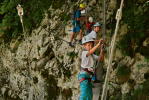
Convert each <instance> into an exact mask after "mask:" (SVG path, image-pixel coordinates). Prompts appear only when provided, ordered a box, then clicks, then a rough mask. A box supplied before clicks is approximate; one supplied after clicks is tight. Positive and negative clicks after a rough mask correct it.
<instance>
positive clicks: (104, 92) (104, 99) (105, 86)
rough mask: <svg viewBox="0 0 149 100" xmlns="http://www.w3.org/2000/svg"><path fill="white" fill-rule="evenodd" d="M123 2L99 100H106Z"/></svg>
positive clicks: (117, 17) (117, 16) (118, 11)
mask: <svg viewBox="0 0 149 100" xmlns="http://www.w3.org/2000/svg"><path fill="white" fill-rule="evenodd" d="M123 2H124V0H121V4H120V8H119V9H118V10H117V15H116V20H117V22H116V28H115V32H114V36H113V38H112V41H111V50H110V57H109V60H108V67H107V73H106V78H105V82H104V85H103V91H102V96H101V100H106V93H107V83H108V80H109V74H110V68H111V63H112V59H113V51H114V47H115V40H116V36H117V33H118V28H119V22H120V20H121V17H122V7H123Z"/></svg>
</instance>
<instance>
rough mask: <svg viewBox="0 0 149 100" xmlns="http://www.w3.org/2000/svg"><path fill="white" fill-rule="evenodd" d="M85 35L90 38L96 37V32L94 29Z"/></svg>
mask: <svg viewBox="0 0 149 100" xmlns="http://www.w3.org/2000/svg"><path fill="white" fill-rule="evenodd" d="M87 36H88V37H90V38H92V39H96V38H97V34H96V32H95V31H91V32H90V33H89V34H88V35H87Z"/></svg>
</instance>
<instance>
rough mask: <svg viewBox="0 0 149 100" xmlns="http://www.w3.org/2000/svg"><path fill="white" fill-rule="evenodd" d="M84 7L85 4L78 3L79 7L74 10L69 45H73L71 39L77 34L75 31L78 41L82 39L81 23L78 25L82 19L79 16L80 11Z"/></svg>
mask: <svg viewBox="0 0 149 100" xmlns="http://www.w3.org/2000/svg"><path fill="white" fill-rule="evenodd" d="M84 9H85V4H80V6H79V8H78V9H77V10H76V11H74V14H73V23H72V24H73V30H72V34H71V37H70V42H69V46H71V47H73V46H74V44H73V39H74V37H75V35H77V34H76V33H79V42H81V39H82V30H81V25H80V21H81V20H84V19H83V18H84V17H81V11H83V10H84Z"/></svg>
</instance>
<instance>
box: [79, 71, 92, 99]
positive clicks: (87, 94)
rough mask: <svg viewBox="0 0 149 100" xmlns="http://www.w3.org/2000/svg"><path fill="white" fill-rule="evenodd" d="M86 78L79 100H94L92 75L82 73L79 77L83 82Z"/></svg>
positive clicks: (81, 83) (81, 86) (81, 84)
mask: <svg viewBox="0 0 149 100" xmlns="http://www.w3.org/2000/svg"><path fill="white" fill-rule="evenodd" d="M82 78H85V80H83V81H82V82H80V97H79V100H92V98H93V92H92V83H91V81H90V80H88V79H89V78H90V75H88V74H87V73H86V72H80V73H79V75H78V79H79V80H81V79H82Z"/></svg>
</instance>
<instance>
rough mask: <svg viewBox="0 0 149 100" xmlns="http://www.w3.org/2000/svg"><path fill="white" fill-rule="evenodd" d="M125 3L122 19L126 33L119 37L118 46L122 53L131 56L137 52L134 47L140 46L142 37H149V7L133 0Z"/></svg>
mask: <svg viewBox="0 0 149 100" xmlns="http://www.w3.org/2000/svg"><path fill="white" fill-rule="evenodd" d="M125 3H126V4H125V7H124V10H123V21H124V23H126V24H127V25H128V33H127V34H126V35H124V36H123V37H122V38H121V40H120V42H119V44H118V46H119V48H120V49H121V50H122V53H123V54H125V55H127V56H131V57H133V56H134V54H135V52H138V50H136V49H138V48H135V47H141V46H142V42H143V41H144V39H145V38H147V37H149V35H148V34H147V30H148V29H149V23H148V22H149V19H148V16H149V9H148V7H144V6H143V4H138V3H137V2H135V3H134V2H133V0H130V2H125Z"/></svg>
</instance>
